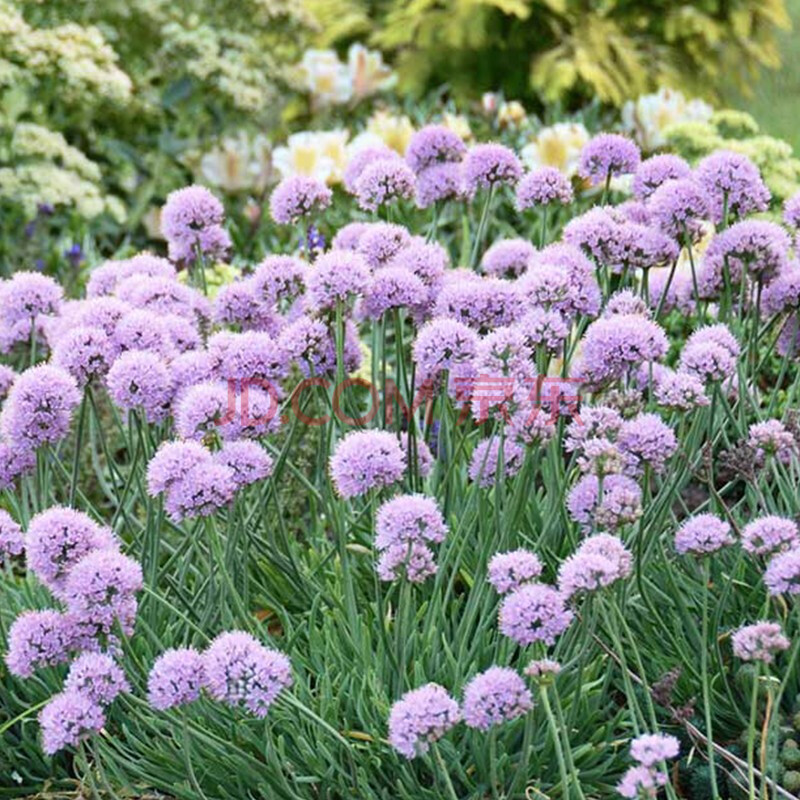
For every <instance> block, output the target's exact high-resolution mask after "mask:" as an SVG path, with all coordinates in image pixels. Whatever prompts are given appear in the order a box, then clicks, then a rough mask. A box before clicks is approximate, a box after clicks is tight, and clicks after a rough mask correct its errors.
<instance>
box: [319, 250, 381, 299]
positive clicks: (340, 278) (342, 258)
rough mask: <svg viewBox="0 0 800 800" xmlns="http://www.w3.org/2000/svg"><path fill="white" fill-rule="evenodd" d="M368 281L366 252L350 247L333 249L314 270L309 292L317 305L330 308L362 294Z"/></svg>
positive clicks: (321, 257) (323, 256)
mask: <svg viewBox="0 0 800 800" xmlns="http://www.w3.org/2000/svg"><path fill="white" fill-rule="evenodd" d="M368 282H369V269H368V267H367V264H366V262H365V261H364V258H363V257H362V256H360V255H359V254H358V253H353V252H352V251H350V250H331V251H330V252H328V253H325V255H322V256H320V257H319V258H318V259H317V260H316V262H315V263H314V266H313V268H312V269H311V270H310V272H309V274H308V294H309V297H310V299H311V302H312V303H313V305H314V306H315V307H316V308H317V309H319V310H323V311H328V310H331V309H335V308H336V305H337V303H342V304H347V303H348V302H349V301H350V299H351V298H352V297H353V296H354V295H359V294H362V293H363V291H364V289H365V288H366V286H367V283H368Z"/></svg>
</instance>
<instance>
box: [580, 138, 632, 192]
mask: <svg viewBox="0 0 800 800" xmlns="http://www.w3.org/2000/svg"><path fill="white" fill-rule="evenodd" d="M640 160H641V154H640V153H639V148H638V147H637V146H636V143H635V142H634V141H633V140H631V139H628V138H627V136H620V135H619V134H618V133H599V134H598V135H597V136H594V137H593V138H592V139H591V140H590V141H589V142H587V143H586V144H585V145H584V146H583V150H581V158H580V165H579V167H578V174H579V175H580V176H581V177H582V178H586V179H588V180H590V181H591V182H592V183H593V184H594V185H597V184H601V183H604V182H606V181H607V180H609V179H611V178H613V177H615V176H617V175H627V174H628V173H630V172H635V171H636V168H637V167H638V166H639V161H640Z"/></svg>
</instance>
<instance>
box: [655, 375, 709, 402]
mask: <svg viewBox="0 0 800 800" xmlns="http://www.w3.org/2000/svg"><path fill="white" fill-rule="evenodd" d="M653 394H654V396H655V399H656V402H657V403H658V404H659V405H660V406H663V407H664V408H673V409H677V410H679V411H690V410H692V409H693V408H699V407H701V406H707V405H710V403H711V400H710V399H709V397H708V395H706V391H705V385H704V384H703V381H702V380H700V378H698V377H697V376H696V375H692V374H690V373H688V372H673V371H672V370H669V371H667V372H666V373H663V374H662V375H661V376H659V378H658V380H656V381H655V387H654V390H653Z"/></svg>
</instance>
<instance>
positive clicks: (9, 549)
mask: <svg viewBox="0 0 800 800" xmlns="http://www.w3.org/2000/svg"><path fill="white" fill-rule="evenodd" d="M23 552H25V539H24V537H23V535H22V528H20V526H19V524H18V523H17V522H16V520H14V519H13V518H12V516H11V514H9V513H8V511H5V510H4V509H0V560H2V559H3V558H7V557H8V556H12V557H13V556H21V555H22V554H23Z"/></svg>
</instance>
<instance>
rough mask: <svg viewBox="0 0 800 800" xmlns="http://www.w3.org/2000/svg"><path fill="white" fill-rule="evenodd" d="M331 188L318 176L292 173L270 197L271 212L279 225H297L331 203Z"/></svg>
mask: <svg viewBox="0 0 800 800" xmlns="http://www.w3.org/2000/svg"><path fill="white" fill-rule="evenodd" d="M332 197H333V195H332V193H331V190H330V189H329V188H328V187H327V186H326V185H325V184H324V183H323V182H322V181H319V180H317V179H316V178H310V177H307V176H305V175H291V176H290V177H288V178H284V179H283V180H282V181H281V182H280V183H279V184H278V185H277V186H276V187H275V188H274V189H273V190H272V194H271V195H270V198H269V213H270V216H271V217H272V219H274V220H275V222H277V223H278V224H279V225H296V224H297V223H298V222H299V221H300V220H301V219H303V218H305V217H309V216H311V215H312V214H316V213H318V212H320V211H323V210H324V209H326V208H327V207H328V206H329V205H330V204H331V198H332Z"/></svg>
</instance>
